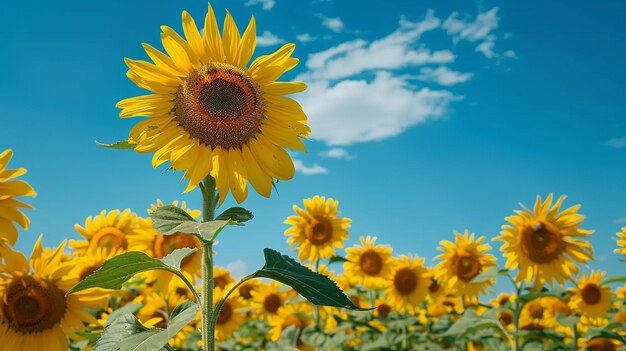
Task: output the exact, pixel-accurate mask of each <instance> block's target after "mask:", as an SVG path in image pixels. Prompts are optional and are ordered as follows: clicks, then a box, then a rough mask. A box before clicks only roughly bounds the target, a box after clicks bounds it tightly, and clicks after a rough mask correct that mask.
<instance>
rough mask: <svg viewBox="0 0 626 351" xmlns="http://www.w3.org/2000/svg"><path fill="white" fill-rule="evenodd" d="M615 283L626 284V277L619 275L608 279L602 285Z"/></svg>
mask: <svg viewBox="0 0 626 351" xmlns="http://www.w3.org/2000/svg"><path fill="white" fill-rule="evenodd" d="M613 283H626V277H624V276H621V275H618V276H615V277H610V278H606V279H605V280H604V281H603V282H602V284H613Z"/></svg>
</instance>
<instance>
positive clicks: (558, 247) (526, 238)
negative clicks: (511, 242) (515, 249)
mask: <svg viewBox="0 0 626 351" xmlns="http://www.w3.org/2000/svg"><path fill="white" fill-rule="evenodd" d="M522 250H523V251H524V253H525V254H526V255H527V256H528V258H530V259H531V260H532V261H533V262H535V263H550V262H552V261H553V260H555V259H557V258H558V257H559V255H560V254H561V252H562V251H563V242H562V241H561V234H560V233H559V230H558V228H556V227H555V226H553V225H552V224H550V223H544V222H540V223H538V224H537V225H535V226H528V227H526V228H525V229H524V231H523V232H522Z"/></svg>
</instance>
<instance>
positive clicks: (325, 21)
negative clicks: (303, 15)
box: [317, 14, 345, 33]
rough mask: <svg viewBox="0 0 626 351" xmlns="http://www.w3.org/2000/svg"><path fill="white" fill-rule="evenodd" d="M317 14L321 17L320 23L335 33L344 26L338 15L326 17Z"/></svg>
mask: <svg viewBox="0 0 626 351" xmlns="http://www.w3.org/2000/svg"><path fill="white" fill-rule="evenodd" d="M317 16H318V17H319V18H321V19H322V25H323V26H324V27H326V28H328V29H330V30H332V31H333V32H335V33H340V32H341V31H342V30H343V29H344V27H345V25H344V24H343V21H342V20H341V18H339V17H326V16H324V15H322V14H318V15H317Z"/></svg>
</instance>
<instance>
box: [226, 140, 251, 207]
mask: <svg viewBox="0 0 626 351" xmlns="http://www.w3.org/2000/svg"><path fill="white" fill-rule="evenodd" d="M228 165H229V170H228V174H229V178H230V180H229V185H230V190H231V192H232V193H233V196H234V197H235V200H236V201H237V203H242V202H243V200H245V199H246V197H248V186H247V185H248V182H247V181H246V178H247V175H246V167H245V165H244V163H243V159H242V158H241V151H240V150H235V149H234V148H233V149H229V150H228Z"/></svg>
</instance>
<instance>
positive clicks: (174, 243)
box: [154, 234, 200, 266]
mask: <svg viewBox="0 0 626 351" xmlns="http://www.w3.org/2000/svg"><path fill="white" fill-rule="evenodd" d="M184 247H188V248H192V249H193V248H197V249H199V248H200V241H199V240H198V238H196V237H195V236H194V235H191V234H174V235H157V236H156V239H154V255H155V257H156V258H163V257H165V256H167V255H169V254H171V253H172V252H173V251H174V250H176V249H182V248H184ZM197 254H198V251H196V252H194V253H192V254H191V255H189V256H187V257H185V258H184V259H183V261H182V265H183V266H185V265H186V264H187V263H189V261H191V260H192V258H193V257H194V256H195V255H197Z"/></svg>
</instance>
